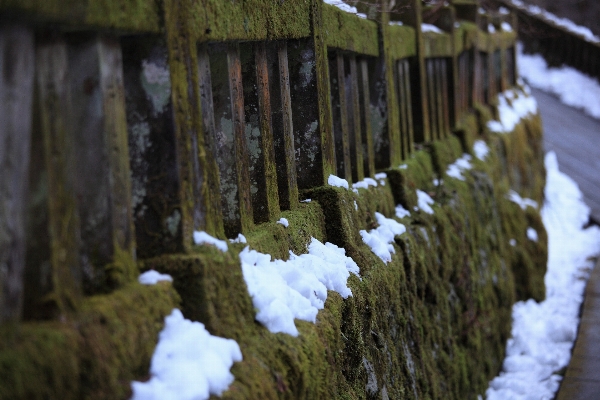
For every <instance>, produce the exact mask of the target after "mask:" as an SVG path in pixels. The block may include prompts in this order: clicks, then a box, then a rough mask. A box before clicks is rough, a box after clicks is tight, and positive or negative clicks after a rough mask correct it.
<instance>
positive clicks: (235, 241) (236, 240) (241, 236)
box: [229, 233, 248, 243]
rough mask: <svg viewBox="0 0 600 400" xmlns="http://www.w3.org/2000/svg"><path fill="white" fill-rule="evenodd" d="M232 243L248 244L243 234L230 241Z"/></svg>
mask: <svg viewBox="0 0 600 400" xmlns="http://www.w3.org/2000/svg"><path fill="white" fill-rule="evenodd" d="M229 242H230V243H248V241H247V240H246V236H244V235H242V234H241V233H238V235H237V237H236V238H235V239H229Z"/></svg>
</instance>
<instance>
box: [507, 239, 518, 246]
mask: <svg viewBox="0 0 600 400" xmlns="http://www.w3.org/2000/svg"><path fill="white" fill-rule="evenodd" d="M508 244H510V245H511V246H512V247H515V246H516V245H517V241H516V240H515V239H510V240H509V241H508Z"/></svg>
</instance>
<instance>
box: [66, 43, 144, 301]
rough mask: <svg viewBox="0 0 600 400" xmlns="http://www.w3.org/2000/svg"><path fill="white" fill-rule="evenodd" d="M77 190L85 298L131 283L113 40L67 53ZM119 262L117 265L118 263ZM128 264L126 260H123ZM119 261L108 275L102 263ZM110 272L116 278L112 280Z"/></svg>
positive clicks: (122, 122) (120, 91)
mask: <svg viewBox="0 0 600 400" xmlns="http://www.w3.org/2000/svg"><path fill="white" fill-rule="evenodd" d="M69 70H70V72H69V76H70V82H69V83H70V85H71V91H72V96H73V104H74V105H76V106H75V107H74V108H73V110H74V111H73V113H72V116H73V129H74V132H76V133H77V135H74V136H75V137H76V146H77V156H78V159H77V165H78V168H77V171H76V175H77V176H76V190H77V196H78V198H79V202H80V208H79V210H80V218H81V235H82V253H81V254H82V260H81V262H82V265H83V281H84V289H85V291H86V292H87V293H94V292H97V291H102V290H105V285H106V284H112V283H117V282H113V281H115V280H116V281H119V282H121V281H123V280H131V279H134V278H135V274H136V271H135V270H134V268H135V265H134V264H133V262H132V260H133V258H134V245H135V240H134V228H133V219H132V212H131V186H130V171H129V151H128V146H127V121H126V116H125V100H124V88H123V65H122V56H121V47H120V45H119V42H118V40H117V39H115V38H113V37H108V36H99V35H92V36H89V37H85V36H79V35H78V36H77V37H73V45H72V47H71V51H70V53H69ZM117 259H118V260H117ZM127 260H130V261H127ZM117 261H118V262H119V268H121V267H122V268H121V269H120V270H119V269H116V270H114V271H111V270H110V268H106V267H105V265H106V264H110V263H113V262H117ZM113 272H114V273H116V274H117V275H116V276H113Z"/></svg>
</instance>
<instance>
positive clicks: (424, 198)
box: [417, 189, 433, 214]
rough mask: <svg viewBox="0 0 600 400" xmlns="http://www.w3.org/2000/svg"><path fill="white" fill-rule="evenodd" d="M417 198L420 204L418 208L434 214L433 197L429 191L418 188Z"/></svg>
mask: <svg viewBox="0 0 600 400" xmlns="http://www.w3.org/2000/svg"><path fill="white" fill-rule="evenodd" d="M417 198H418V204H419V206H418V208H420V209H421V210H422V211H423V212H426V213H427V214H433V208H431V205H432V204H433V199H432V198H431V197H430V196H429V195H428V194H427V193H425V192H424V191H422V190H419V189H417Z"/></svg>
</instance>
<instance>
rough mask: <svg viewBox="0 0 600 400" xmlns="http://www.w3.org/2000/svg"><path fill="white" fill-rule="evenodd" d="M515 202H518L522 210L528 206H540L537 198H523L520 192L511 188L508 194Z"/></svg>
mask: <svg viewBox="0 0 600 400" xmlns="http://www.w3.org/2000/svg"><path fill="white" fill-rule="evenodd" d="M506 197H507V198H508V199H509V200H510V201H512V202H513V203H517V204H518V205H519V207H521V209H522V210H525V209H526V208H527V207H533V208H536V209H537V208H538V203H537V201H535V200H531V199H528V198H526V197H525V198H523V197H521V196H520V195H519V193H517V192H515V191H514V190H510V191H509V192H508V195H507V196H506Z"/></svg>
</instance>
